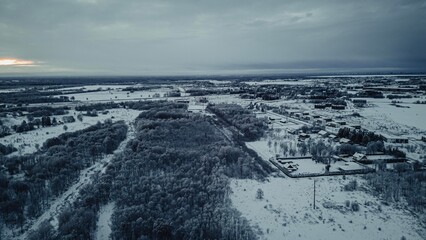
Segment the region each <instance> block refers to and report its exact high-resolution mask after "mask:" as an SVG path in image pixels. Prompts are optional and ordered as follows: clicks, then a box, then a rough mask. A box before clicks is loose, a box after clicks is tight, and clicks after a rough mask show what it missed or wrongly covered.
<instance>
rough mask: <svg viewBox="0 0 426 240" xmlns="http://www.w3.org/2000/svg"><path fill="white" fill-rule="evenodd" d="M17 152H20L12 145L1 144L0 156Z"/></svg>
mask: <svg viewBox="0 0 426 240" xmlns="http://www.w3.org/2000/svg"><path fill="white" fill-rule="evenodd" d="M16 151H18V149H16V148H15V147H14V146H13V145H12V144H8V145H4V144H1V143H0V156H2V155H3V156H4V155H8V154H10V153H13V152H16Z"/></svg>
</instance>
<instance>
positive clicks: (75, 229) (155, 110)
mask: <svg viewBox="0 0 426 240" xmlns="http://www.w3.org/2000/svg"><path fill="white" fill-rule="evenodd" d="M131 107H132V108H136V109H144V110H145V111H144V112H142V113H141V114H140V116H139V117H138V119H137V121H136V130H137V136H136V138H135V139H133V140H131V141H130V142H129V143H128V145H127V148H126V149H125V151H124V152H123V153H122V154H121V155H119V156H117V157H115V158H114V159H113V162H112V164H111V165H110V166H109V167H108V169H107V171H106V173H105V174H103V175H101V176H99V177H98V179H96V180H95V181H94V184H92V185H89V186H88V187H87V188H86V189H84V190H83V191H82V192H81V196H82V197H81V198H80V201H78V202H77V203H75V204H74V206H73V207H72V208H70V209H69V210H67V211H64V212H63V213H62V214H61V216H60V219H59V229H58V231H59V232H58V233H56V234H50V236H61V237H60V238H62V239H91V238H93V231H94V229H95V227H96V219H97V212H98V211H99V208H100V206H101V205H102V204H105V203H107V202H109V201H113V202H115V206H116V209H115V211H114V214H113V216H112V231H113V232H112V236H113V238H114V239H255V238H256V237H255V234H254V232H253V231H252V230H251V228H250V227H249V225H248V223H247V222H246V220H244V219H243V218H242V217H241V216H240V214H239V213H238V212H237V211H236V210H234V209H232V208H231V204H230V200H229V198H228V195H229V194H230V188H229V186H228V178H229V177H237V178H248V177H250V178H263V177H264V176H265V171H264V170H263V169H262V168H261V167H260V166H259V165H258V164H257V162H256V161H255V159H253V158H252V157H250V156H249V155H248V154H247V153H246V152H244V151H243V150H241V149H240V148H239V147H238V146H237V145H235V143H233V142H230V141H228V140H227V139H226V138H225V137H224V136H223V135H222V134H221V133H220V131H218V129H217V128H216V127H215V125H214V124H213V123H212V121H213V119H212V118H210V117H205V116H202V115H198V114H192V113H188V112H187V111H185V109H186V105H184V104H177V103H170V102H160V101H157V102H139V103H134V104H133V105H132V106H131ZM52 232H54V231H53V229H52V227H51V226H50V224H49V223H44V224H43V226H42V227H41V228H40V229H39V230H38V231H37V232H34V233H32V239H37V238H40V237H41V236H44V235H46V233H52ZM47 235H49V234H47ZM49 239H51V238H49Z"/></svg>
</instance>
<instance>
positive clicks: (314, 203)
mask: <svg viewBox="0 0 426 240" xmlns="http://www.w3.org/2000/svg"><path fill="white" fill-rule="evenodd" d="M315 183H316V181H315V180H314V209H315V193H316V191H315V190H316V189H315Z"/></svg>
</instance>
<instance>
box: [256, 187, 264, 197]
mask: <svg viewBox="0 0 426 240" xmlns="http://www.w3.org/2000/svg"><path fill="white" fill-rule="evenodd" d="M256 198H257V199H263V190H262V189H260V188H259V189H257V192H256Z"/></svg>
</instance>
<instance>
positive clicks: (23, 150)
mask: <svg viewBox="0 0 426 240" xmlns="http://www.w3.org/2000/svg"><path fill="white" fill-rule="evenodd" d="M79 113H80V112H77V111H70V113H69V114H68V115H71V116H74V118H77V115H78V114H79ZM139 113H140V111H137V110H132V109H123V108H118V109H111V110H109V113H108V114H99V115H98V116H97V117H86V116H84V117H83V121H81V122H80V121H79V120H77V119H76V121H75V122H73V123H66V124H64V125H66V126H67V127H68V129H67V130H66V131H65V130H64V125H57V126H51V127H44V128H42V127H41V128H38V129H37V128H36V129H35V130H33V131H29V132H25V133H15V134H12V135H9V136H6V137H3V138H0V143H2V144H4V145H8V144H13V145H14V146H15V147H16V148H17V149H18V151H17V152H14V153H12V154H11V155H15V154H16V155H23V154H29V153H33V152H35V151H37V148H36V145H37V144H38V146H39V147H41V146H42V145H43V143H44V142H45V141H46V140H47V139H49V138H53V137H57V136H59V135H60V134H62V133H65V132H74V131H77V130H81V129H83V128H87V127H89V126H91V125H94V124H96V123H97V122H98V121H101V122H102V121H105V120H106V119H111V117H112V116H114V119H112V120H113V121H119V120H124V121H129V120H133V119H135V118H136V117H137V116H138V115H139ZM57 118H58V119H61V118H62V116H58V117H57ZM23 119H25V118H23ZM20 121H22V120H20ZM20 121H17V122H19V123H20Z"/></svg>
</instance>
